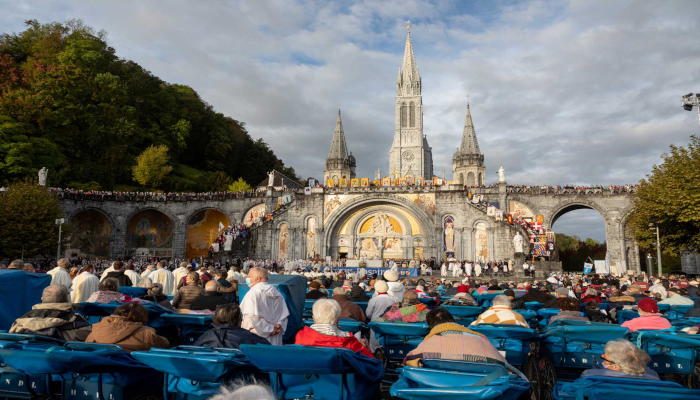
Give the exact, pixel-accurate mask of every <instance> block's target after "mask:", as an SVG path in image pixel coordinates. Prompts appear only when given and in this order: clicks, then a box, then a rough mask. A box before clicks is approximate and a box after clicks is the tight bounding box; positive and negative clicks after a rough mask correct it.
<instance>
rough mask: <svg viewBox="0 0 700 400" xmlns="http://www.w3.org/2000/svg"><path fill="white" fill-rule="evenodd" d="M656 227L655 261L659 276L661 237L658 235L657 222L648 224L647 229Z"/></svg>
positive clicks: (660, 267)
mask: <svg viewBox="0 0 700 400" xmlns="http://www.w3.org/2000/svg"><path fill="white" fill-rule="evenodd" d="M654 228H656V263H657V265H658V270H659V277H661V275H662V273H661V269H662V265H661V237H660V235H659V225H658V224H653V223H650V224H649V229H651V230H654Z"/></svg>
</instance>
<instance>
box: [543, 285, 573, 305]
mask: <svg viewBox="0 0 700 400" xmlns="http://www.w3.org/2000/svg"><path fill="white" fill-rule="evenodd" d="M554 295H555V296H556V297H554V298H553V299H551V300H549V301H547V302H546V303H544V305H543V306H542V308H553V309H557V310H559V299H565V298H567V297H569V289H567V288H565V287H560V288H557V290H555V291H554Z"/></svg>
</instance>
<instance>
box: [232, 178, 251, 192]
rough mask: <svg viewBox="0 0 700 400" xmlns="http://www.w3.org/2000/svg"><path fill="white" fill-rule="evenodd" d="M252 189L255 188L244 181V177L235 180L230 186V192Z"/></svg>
mask: <svg viewBox="0 0 700 400" xmlns="http://www.w3.org/2000/svg"><path fill="white" fill-rule="evenodd" d="M251 190H253V188H252V187H251V186H250V185H249V184H248V183H247V182H246V181H244V180H243V178H238V180H237V181H235V182H233V183H232V184H230V185H229V187H228V191H229V192H248V191H251Z"/></svg>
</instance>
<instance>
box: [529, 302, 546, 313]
mask: <svg viewBox="0 0 700 400" xmlns="http://www.w3.org/2000/svg"><path fill="white" fill-rule="evenodd" d="M543 305H544V304H543V303H538V302H536V301H528V302H527V303H525V308H527V309H528V310H532V311H537V310H539V309H540V308H542V306H543Z"/></svg>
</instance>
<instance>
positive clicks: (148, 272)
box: [102, 265, 156, 279]
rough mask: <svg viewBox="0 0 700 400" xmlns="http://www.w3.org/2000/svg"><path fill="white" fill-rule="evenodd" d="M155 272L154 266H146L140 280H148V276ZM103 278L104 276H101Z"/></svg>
mask: <svg viewBox="0 0 700 400" xmlns="http://www.w3.org/2000/svg"><path fill="white" fill-rule="evenodd" d="M155 270H156V267H155V265H147V266H146V269H145V270H144V271H143V272H142V273H141V279H146V278H148V276H149V275H151V274H152V273H153V271H155ZM102 276H105V275H102Z"/></svg>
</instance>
